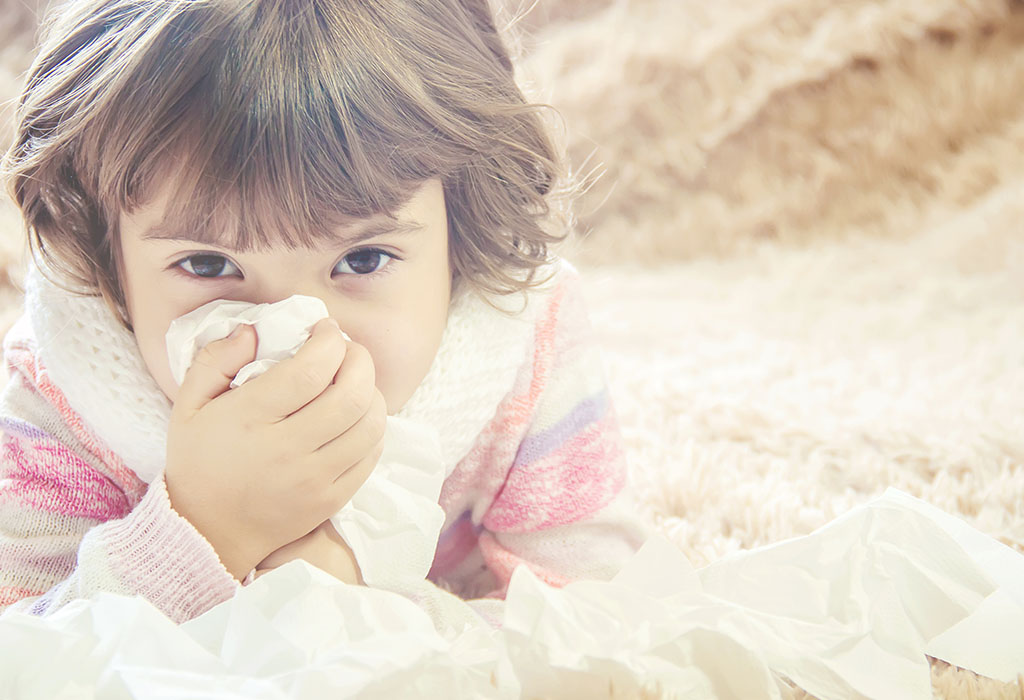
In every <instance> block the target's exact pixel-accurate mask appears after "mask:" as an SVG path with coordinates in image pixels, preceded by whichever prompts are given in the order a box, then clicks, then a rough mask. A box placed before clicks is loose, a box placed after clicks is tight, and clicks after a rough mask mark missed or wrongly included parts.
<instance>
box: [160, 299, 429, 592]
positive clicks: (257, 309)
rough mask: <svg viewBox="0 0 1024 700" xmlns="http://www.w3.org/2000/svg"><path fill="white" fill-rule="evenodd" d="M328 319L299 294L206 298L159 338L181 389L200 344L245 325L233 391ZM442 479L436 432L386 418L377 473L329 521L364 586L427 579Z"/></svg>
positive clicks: (319, 302)
mask: <svg viewBox="0 0 1024 700" xmlns="http://www.w3.org/2000/svg"><path fill="white" fill-rule="evenodd" d="M327 315H328V313H327V306H326V305H325V304H324V302H323V301H322V300H320V299H317V298H315V297H308V296H301V295H295V296H292V297H289V298H287V299H284V300H283V301H279V302H276V303H274V304H249V303H247V302H242V301H227V300H217V301H212V302H210V303H209V304H205V305H204V306H201V307H199V308H198V309H196V310H195V311H192V312H190V313H188V314H185V315H184V316H182V317H181V318H178V319H175V320H174V321H173V322H171V325H170V328H169V329H168V331H167V335H166V342H167V356H168V358H169V360H170V365H171V372H172V373H173V375H174V379H175V381H176V382H178V383H179V384H180V383H181V381H182V380H183V379H184V377H185V372H186V371H187V370H188V368H189V366H190V365H191V364H192V362H193V361H194V360H195V357H196V355H197V354H198V353H199V351H200V350H202V349H203V347H204V346H205V345H207V344H208V343H212V342H213V341H215V340H219V339H221V338H224V337H226V336H227V335H228V334H230V333H231V331H232V330H234V329H235V327H236V326H238V325H239V324H242V323H246V324H249V325H251V326H253V327H254V328H255V329H256V335H257V338H258V343H257V352H256V360H255V361H253V362H251V363H249V364H247V365H245V366H244V367H242V369H240V370H239V371H238V374H237V375H236V376H235V378H234V380H233V381H232V382H231V387H232V388H234V387H237V386H240V385H241V384H243V383H244V382H246V381H248V380H249V379H252V378H253V377H255V376H257V375H259V374H261V373H262V372H264V371H266V370H267V369H268V368H269V367H270V366H272V365H274V364H276V363H277V362H280V361H281V360H284V359H287V358H288V357H291V356H292V355H294V354H295V353H296V352H297V351H298V349H299V348H300V347H302V344H303V343H305V342H306V341H307V340H308V339H309V336H310V334H311V332H312V329H313V326H314V325H316V322H317V321H319V320H320V319H322V318H326V317H327ZM345 337H346V338H347V337H348V336H345ZM444 477H445V468H444V459H443V457H442V454H441V443H440V438H439V436H438V434H437V429H436V428H434V427H433V426H429V425H427V424H425V423H420V422H417V421H413V420H410V419H408V418H396V417H394V416H389V417H388V422H387V427H386V429H385V432H384V450H383V452H382V453H381V458H380V460H379V461H378V462H377V466H376V468H375V469H374V470H373V473H371V474H370V476H369V478H367V480H366V482H365V483H364V484H363V485H362V487H360V489H359V490H358V491H357V492H356V493H355V495H354V496H353V497H352V499H351V500H350V501H349V502H348V503H346V504H345V506H344V507H343V508H342V509H341V510H340V511H339V512H338V513H337V514H335V515H334V516H333V517H332V518H331V523H332V524H333V525H334V528H335V529H336V530H337V531H338V533H339V534H340V535H341V537H342V539H344V540H345V543H346V544H348V546H349V547H350V548H351V549H352V553H353V554H354V555H355V558H356V562H357V563H358V564H359V569H360V573H361V574H362V578H363V581H364V582H365V583H366V584H367V585H368V586H373V587H378V588H384V589H391V588H400V587H403V586H405V585H406V584H407V583H408V582H410V581H413V582H415V581H422V580H424V579H425V578H426V576H427V572H428V571H429V570H430V565H431V563H432V562H433V560H434V551H435V550H436V549H437V539H438V537H439V535H440V533H441V527H442V526H443V525H444V511H443V510H442V509H441V506H440V505H439V504H438V498H439V496H440V493H441V484H442V482H443V481H444Z"/></svg>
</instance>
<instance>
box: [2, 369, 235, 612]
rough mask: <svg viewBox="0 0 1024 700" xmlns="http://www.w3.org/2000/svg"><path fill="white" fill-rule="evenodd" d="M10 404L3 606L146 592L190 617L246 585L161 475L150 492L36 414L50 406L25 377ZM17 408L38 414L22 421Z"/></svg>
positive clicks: (41, 608) (48, 608)
mask: <svg viewBox="0 0 1024 700" xmlns="http://www.w3.org/2000/svg"><path fill="white" fill-rule="evenodd" d="M3 403H4V409H5V410H4V421H3V429H4V434H3V437H2V442H0V610H3V609H6V608H8V607H10V606H16V607H17V608H18V609H21V610H23V611H30V612H32V613H34V614H46V613H48V612H52V611H54V610H56V609H58V608H60V607H61V606H63V605H65V604H66V603H68V602H70V601H72V600H74V599H76V598H84V597H88V596H90V595H91V594H93V593H95V592H98V591H107V592H113V593H120V594H123V595H136V594H138V595H143V596H145V597H146V598H147V599H148V600H149V601H150V602H151V603H153V604H154V605H155V606H156V607H158V608H159V609H160V610H161V611H163V612H164V613H165V614H166V615H168V616H169V617H170V618H172V619H174V620H175V621H184V620H186V619H189V618H191V617H194V616H196V615H199V614H200V613H202V612H204V611H205V610H207V609H208V608H210V607H212V606H213V605H215V604H216V603H218V602H220V601H222V600H226V599H227V598H230V597H231V595H232V594H233V593H234V591H235V588H236V587H237V585H238V582H237V581H236V580H235V579H234V578H232V576H231V575H230V574H229V573H228V572H227V570H226V569H225V568H224V567H223V566H222V565H221V563H220V561H219V560H218V558H217V555H216V553H215V552H214V550H213V548H212V547H211V546H210V545H209V544H208V543H207V542H206V540H205V539H203V537H202V536H201V535H199V533H198V532H196V530H195V529H194V528H193V527H192V526H191V525H190V524H189V523H188V522H187V521H185V520H184V519H183V518H181V517H179V516H178V515H177V514H176V513H175V512H174V511H173V510H172V509H171V507H170V503H169V501H168V498H167V493H166V491H165V490H164V487H163V481H162V480H159V481H157V482H155V483H154V484H153V485H152V486H150V487H149V489H148V490H146V485H145V484H144V483H142V482H141V481H139V480H138V479H137V478H136V477H135V476H134V475H133V474H132V473H131V472H130V471H128V470H126V469H123V467H121V466H120V465H117V464H116V463H115V464H106V463H103V462H102V461H101V460H100V459H99V458H98V455H97V453H98V452H99V450H97V449H96V448H97V446H96V445H95V444H92V445H83V443H82V442H81V441H79V440H78V439H76V438H75V436H74V435H71V434H70V433H69V431H68V430H67V429H66V427H64V426H62V425H61V424H60V423H59V422H58V421H56V420H52V418H55V417H56V416H54V415H53V414H52V413H50V412H48V411H45V410H43V411H42V412H40V411H39V410H38V409H45V408H46V407H47V406H46V404H45V402H44V401H42V400H41V399H40V397H39V396H38V395H37V394H34V393H33V389H32V388H31V387H29V386H26V384H25V383H24V382H23V380H22V377H20V376H18V375H15V376H13V377H12V378H11V379H10V384H9V385H8V386H7V387H6V390H5V395H4V402H3ZM12 406H18V407H21V408H23V409H24V408H27V409H28V411H27V413H29V414H35V415H32V416H26V415H25V413H26V411H19V414H21V416H22V417H23V418H22V419H19V418H14V417H13V416H12V415H11V410H10V409H11V408H12ZM28 417H32V418H33V419H34V420H33V421H32V422H29V421H28V420H24V418H28ZM47 418H51V420H47ZM40 419H41V420H40ZM41 424H42V425H47V427H49V428H50V430H51V431H52V434H51V432H47V431H44V430H43V429H41V428H40V427H39V425H41ZM55 434H57V435H60V436H61V438H62V439H60V440H58V439H57V438H56V437H55V436H54V435H55ZM143 492H144V495H142V494H143ZM140 496H141V499H140ZM133 506H134V507H133Z"/></svg>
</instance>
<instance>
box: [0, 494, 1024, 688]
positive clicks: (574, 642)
mask: <svg viewBox="0 0 1024 700" xmlns="http://www.w3.org/2000/svg"><path fill="white" fill-rule="evenodd" d="M1022 567H1024V556H1022V555H1020V554H1018V553H1016V552H1014V551H1013V550H1011V549H1009V548H1008V547H1005V546H1004V545H1001V544H1000V543H998V542H996V541H994V540H992V539H991V538H988V537H987V536H985V535H983V534H982V533H980V532H977V531H976V530H973V529H972V528H970V527H969V526H968V525H966V524H965V523H963V522H961V521H959V520H956V519H955V518H952V517H951V516H948V515H946V514H944V513H942V512H941V511H939V510H938V509H936V508H934V507H932V506H929V505H927V504H925V503H922V502H920V501H917V500H916V499H913V498H911V497H909V496H907V495H906V494H903V493H900V492H898V491H894V490H890V491H888V492H887V493H886V494H885V495H884V496H882V497H880V498H878V499H876V500H874V501H872V502H870V503H868V504H866V505H863V506H860V507H858V508H855V509H853V510H852V511H850V512H849V513H847V514H846V515H844V516H842V517H840V518H838V519H836V520H835V521H833V522H832V523H830V524H828V525H826V526H825V527H823V528H821V529H819V530H817V531H815V532H814V533H811V534H810V535H807V536H804V537H797V538H794V539H791V540H787V541H785V542H780V543H778V544H774V545H770V546H766V547H761V548H758V549H755V550H751V551H748V552H742V553H738V554H736V555H733V556H731V557H728V558H726V559H724V560H722V561H720V562H716V563H714V564H712V565H710V566H708V567H705V568H703V569H700V570H694V569H693V568H692V567H691V566H690V564H689V562H688V561H687V560H686V557H685V556H683V554H682V552H681V551H680V550H679V549H678V548H677V547H676V546H675V545H673V544H672V543H670V542H669V541H668V540H666V539H664V538H663V537H662V536H660V535H658V536H655V537H653V538H651V539H650V540H649V541H648V542H647V543H646V544H645V545H644V546H643V547H642V548H641V550H640V551H639V552H638V553H637V554H636V555H635V556H634V558H633V559H632V560H631V561H629V562H628V563H627V564H626V566H625V567H624V568H623V569H622V571H621V572H620V573H619V574H618V575H617V576H616V577H615V578H614V579H613V580H611V581H589V582H588V581H581V582H576V583H571V584H569V585H568V586H566V587H564V588H561V589H557V588H553V587H551V586H549V585H548V584H545V583H544V582H542V581H540V580H539V579H538V578H537V577H536V576H534V575H533V574H532V573H531V572H530V571H529V570H528V569H527V568H525V567H520V568H518V569H516V571H515V572H514V574H513V576H512V580H511V583H510V585H509V589H508V594H507V597H506V601H505V604H504V613H503V623H502V625H501V627H500V628H498V629H494V628H492V627H491V626H490V625H488V624H486V623H484V622H482V621H481V622H480V623H479V624H471V623H470V624H465V625H463V626H461V627H459V628H458V629H454V628H453V629H449V630H447V631H445V632H440V631H438V629H437V625H436V624H432V622H431V618H430V617H429V615H427V614H426V613H425V612H424V611H423V610H422V609H421V608H420V607H419V606H417V605H416V604H414V603H412V602H411V601H410V600H408V599H407V598H406V597H403V596H401V595H398V594H396V593H392V592H389V591H380V590H374V589H371V588H366V587H362V586H346V585H345V584H342V583H340V582H338V581H337V580H336V579H333V578H332V577H330V576H328V575H327V574H324V573H323V572H320V571H319V570H317V569H315V568H314V567H311V566H310V565H308V564H306V563H305V562H301V561H296V562H291V563H289V564H286V565H285V566H283V567H280V568H279V569H275V570H274V571H272V572H270V573H268V574H267V575H265V576H263V577H261V578H259V579H257V580H256V581H255V582H254V583H252V584H251V585H249V586H247V587H244V588H240V589H239V590H238V592H237V593H236V595H235V597H234V598H232V599H231V600H228V601H225V602H224V603H222V604H220V605H218V606H216V607H214V608H212V609H211V610H209V611H208V612H207V613H205V614H204V615H201V616H199V617H197V618H195V619H194V620H191V621H189V622H186V623H184V624H182V625H180V626H175V625H174V624H172V623H171V622H170V621H169V620H167V619H166V618H164V617H163V616H162V615H161V614H160V613H159V612H157V611H156V609H155V608H153V607H152V606H150V605H149V604H148V603H146V602H145V601H144V600H143V599H141V598H120V597H117V596H113V595H107V594H101V595H99V596H97V597H95V598H93V599H92V600H81V601H75V602H73V603H71V604H70V605H68V606H66V607H64V608H62V609H60V610H57V611H56V612H54V613H52V614H50V615H49V616H47V617H42V618H37V617H32V616H30V615H28V614H26V613H21V612H12V613H7V614H5V615H4V616H3V617H0V639H2V640H3V641H4V644H5V653H4V654H2V655H0V678H3V679H4V680H5V683H8V687H10V688H12V689H13V695H12V697H14V698H19V699H20V698H37V697H46V698H73V697H96V696H98V697H103V698H111V699H113V700H119V699H120V698H129V697H147V698H174V697H199V696H201V697H204V698H208V699H209V700H226V699H227V698H232V699H234V698H242V697H245V698H256V699H262V698H273V699H274V700H277V699H278V698H282V699H283V698H289V699H293V700H314V699H319V698H323V697H358V698H387V697H396V696H399V697H407V698H430V697H480V698H502V699H504V698H519V697H545V698H577V697H634V696H637V695H640V696H650V697H666V698H675V697H685V698H708V699H710V698H720V699H723V700H726V699H729V698H736V699H742V700H756V699H758V698H772V699H775V698H780V697H782V693H781V692H780V690H779V683H780V681H779V679H783V678H784V679H789V680H790V681H792V682H793V683H795V684H797V685H798V686H800V687H801V688H803V689H805V690H807V691H809V692H811V693H813V694H814V695H815V696H816V697H818V698H821V700H833V699H834V700H849V699H851V698H854V699H856V698H900V699H901V700H925V699H927V698H931V697H932V691H931V683H930V675H929V667H928V661H927V657H926V656H925V655H926V654H934V655H936V656H938V657H939V658H941V659H943V660H945V661H948V662H950V663H952V664H955V665H958V666H961V667H963V668H967V669H969V670H973V671H976V672H981V673H985V674H986V675H992V676H993V677H995V678H997V679H999V680H1003V681H1007V682H1010V681H1013V680H1015V679H1016V676H1015V673H1017V672H1020V671H1021V670H1024V656H1022V655H1019V654H1018V655H1013V654H1015V651H1014V650H1017V651H1019V650H1020V644H1021V635H1022V633H1021V631H1020V630H1022V629H1024V605H1022V604H1021V601H1022V600H1024V576H1020V573H1021V571H1022ZM993 600H994V601H996V603H997V606H996V609H997V610H998V612H999V613H1000V614H1001V615H1006V616H1008V619H1007V620H1005V621H1003V620H1000V619H996V617H994V616H993V614H992V612H993V611H992V609H990V608H989V606H988V604H989V603H990V602H991V601H993ZM473 603H474V601H469V602H458V603H457V604H459V605H462V606H465V607H467V608H468V607H470V606H472V604H473ZM452 604H453V605H454V604H456V603H452ZM468 619H471V618H469V617H467V620H468ZM958 628H959V629H966V630H969V631H970V632H971V635H967V634H964V635H956V634H954V631H955V630H957V629H958ZM940 641H941V642H942V645H943V650H942V652H941V654H939V653H936V649H935V646H936V644H937V643H938V642H940ZM8 650H10V651H8ZM1007 650H1009V651H1007ZM986 659H994V662H993V663H992V664H991V665H990V666H985V665H984V664H985V663H986V662H985V660H986ZM979 664H981V665H980V666H979ZM983 669H984V670H983Z"/></svg>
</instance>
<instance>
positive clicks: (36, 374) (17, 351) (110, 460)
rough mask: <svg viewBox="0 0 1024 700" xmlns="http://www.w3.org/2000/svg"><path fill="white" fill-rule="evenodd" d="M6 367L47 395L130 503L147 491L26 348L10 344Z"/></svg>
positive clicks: (139, 498)
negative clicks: (73, 406)
mask: <svg viewBox="0 0 1024 700" xmlns="http://www.w3.org/2000/svg"><path fill="white" fill-rule="evenodd" d="M5 359H6V361H7V364H8V366H10V367H14V368H17V369H18V370H19V371H21V372H23V373H24V374H25V375H26V377H27V378H28V379H29V383H31V384H34V386H35V388H36V390H37V391H38V392H39V393H40V395H42V396H43V397H44V398H46V399H47V400H48V401H49V402H50V403H51V404H52V405H53V407H54V408H56V409H57V411H58V413H60V415H61V417H62V418H63V419H64V422H65V424H66V425H67V427H68V429H69V430H71V432H72V433H73V434H74V436H75V437H76V438H78V440H79V441H80V442H81V443H82V445H83V446H84V447H85V448H86V450H88V451H89V453H90V454H92V455H93V456H95V457H96V458H97V459H98V460H99V461H101V462H102V463H103V465H104V466H105V467H106V468H108V469H110V472H111V473H110V476H111V478H113V479H115V480H116V481H117V483H118V485H119V486H120V487H121V488H122V490H123V491H124V493H125V495H127V496H128V498H129V499H130V500H131V503H132V505H134V504H136V503H138V502H139V501H140V500H142V497H143V496H144V495H145V493H146V489H147V484H146V482H144V481H143V480H142V479H140V478H139V477H138V476H137V475H136V474H135V472H133V471H132V470H131V469H129V468H128V467H127V466H126V465H125V463H124V461H123V460H122V459H121V458H120V457H119V456H118V455H117V454H116V453H114V452H113V451H112V450H110V449H109V448H108V447H107V446H106V445H104V444H103V443H102V442H101V441H100V440H99V439H98V438H97V437H96V436H95V435H93V434H92V433H91V432H90V431H89V430H88V429H87V428H86V427H85V424H84V421H83V420H82V417H81V416H80V415H78V414H77V413H76V412H75V411H74V410H73V409H72V408H71V405H70V404H69V403H68V400H67V398H66V397H65V396H64V393H63V392H62V391H61V390H60V389H59V388H58V387H57V385H56V384H54V383H53V382H52V381H51V380H50V376H49V373H48V372H47V371H46V368H45V367H44V366H43V363H42V362H40V361H38V358H36V357H35V356H34V355H33V354H32V353H31V352H30V351H29V350H27V349H25V348H23V347H21V346H12V347H11V348H9V349H8V350H7V352H6V353H5Z"/></svg>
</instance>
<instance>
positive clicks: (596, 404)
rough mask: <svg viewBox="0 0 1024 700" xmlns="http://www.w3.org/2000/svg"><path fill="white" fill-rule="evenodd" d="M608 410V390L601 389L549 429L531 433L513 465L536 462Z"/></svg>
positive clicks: (597, 419)
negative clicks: (534, 433)
mask: <svg viewBox="0 0 1024 700" xmlns="http://www.w3.org/2000/svg"><path fill="white" fill-rule="evenodd" d="M607 411H608V392H607V391H606V390H604V391H601V392H600V393H598V394H595V395H594V396H591V397H590V398H588V399H584V400H583V401H580V402H579V403H578V404H576V407H575V408H573V409H572V411H570V412H569V413H568V414H567V415H566V416H565V417H564V418H562V420H560V421H558V422H557V423H555V424H554V425H553V426H551V427H550V428H548V429H547V430H545V431H543V432H540V433H537V434H536V435H529V436H527V438H526V439H525V440H523V442H522V443H521V444H520V445H519V451H518V452H517V453H516V460H515V464H514V465H513V466H516V467H518V466H519V465H520V464H526V463H529V462H536V461H537V460H540V459H544V458H545V457H547V456H548V455H549V454H551V453H552V452H554V451H555V450H557V449H558V448H559V447H561V446H562V445H564V444H565V443H566V442H568V441H569V439H570V438H571V437H572V436H573V435H576V434H577V433H579V432H580V431H581V430H583V428H585V427H586V426H587V425H589V424H591V423H596V422H597V421H599V420H600V419H601V418H602V417H603V416H604V414H605V413H606V412H607Z"/></svg>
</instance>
